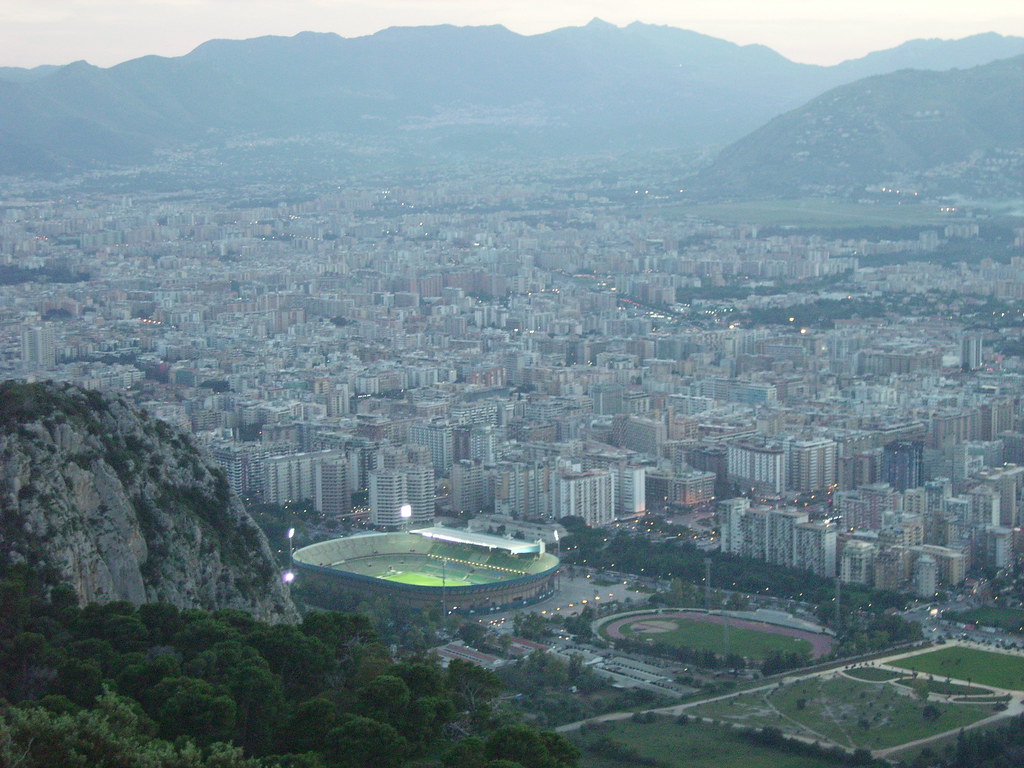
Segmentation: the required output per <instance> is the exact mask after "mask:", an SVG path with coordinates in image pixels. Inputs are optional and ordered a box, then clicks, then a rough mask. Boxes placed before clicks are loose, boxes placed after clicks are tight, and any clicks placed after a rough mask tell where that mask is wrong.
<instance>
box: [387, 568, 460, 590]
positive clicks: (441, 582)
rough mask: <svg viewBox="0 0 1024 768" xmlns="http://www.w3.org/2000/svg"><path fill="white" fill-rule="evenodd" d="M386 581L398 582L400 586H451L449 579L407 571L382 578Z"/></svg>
mask: <svg viewBox="0 0 1024 768" xmlns="http://www.w3.org/2000/svg"><path fill="white" fill-rule="evenodd" d="M381 578H382V579H384V580H385V581H397V582H398V583H399V584H416V585H417V586H420V587H443V586H445V585H446V584H448V585H451V582H450V581H449V580H448V579H441V578H440V577H439V576H431V575H429V574H426V573H416V572H414V571H406V572H404V573H392V574H387V575H385V576H381Z"/></svg>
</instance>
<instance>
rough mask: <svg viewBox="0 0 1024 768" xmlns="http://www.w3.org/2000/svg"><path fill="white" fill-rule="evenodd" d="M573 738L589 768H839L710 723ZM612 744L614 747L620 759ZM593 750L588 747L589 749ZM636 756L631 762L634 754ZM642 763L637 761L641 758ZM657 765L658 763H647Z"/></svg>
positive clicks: (606, 728)
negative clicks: (754, 741) (763, 744)
mask: <svg viewBox="0 0 1024 768" xmlns="http://www.w3.org/2000/svg"><path fill="white" fill-rule="evenodd" d="M572 739H573V741H575V742H576V743H577V745H579V746H580V748H581V749H583V752H584V757H583V761H582V763H583V765H585V766H587V768H635V767H636V766H638V765H657V766H659V768H838V766H839V765H840V763H839V762H838V761H829V760H826V759H821V758H816V757H815V758H812V757H803V756H800V755H792V754H787V753H786V752H782V751H779V750H774V749H767V748H765V747H760V746H753V745H751V744H750V743H749V742H748V741H746V740H745V739H743V737H742V736H740V735H739V734H738V733H736V732H735V731H734V730H732V729H730V728H726V727H723V726H720V725H711V724H708V723H695V722H691V723H689V724H687V725H680V724H678V723H676V722H675V720H673V719H668V718H657V719H656V720H655V721H654V722H653V723H634V722H632V721H617V722H613V723H605V724H603V725H600V726H597V727H596V728H592V729H587V730H586V731H582V732H581V731H577V732H574V733H573V734H572ZM609 745H616V746H617V749H616V748H615V747H613V749H615V751H616V752H617V753H618V755H617V756H613V755H612V754H611V752H612V750H610V749H609V748H608V746H609ZM588 747H589V748H588ZM631 752H632V753H633V755H635V756H634V757H632V758H631V757H629V756H628V755H629V754H630V753H631ZM638 757H639V758H640V759H637V758H638ZM644 761H656V762H644Z"/></svg>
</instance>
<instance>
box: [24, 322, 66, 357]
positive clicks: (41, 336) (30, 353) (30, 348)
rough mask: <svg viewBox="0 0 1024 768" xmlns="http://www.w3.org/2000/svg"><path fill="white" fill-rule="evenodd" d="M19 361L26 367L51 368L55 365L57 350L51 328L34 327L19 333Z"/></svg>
mask: <svg viewBox="0 0 1024 768" xmlns="http://www.w3.org/2000/svg"><path fill="white" fill-rule="evenodd" d="M21 360H22V362H23V363H24V364H25V365H26V366H32V367H36V368H53V366H55V365H56V364H57V348H56V342H55V340H54V334H53V328H52V327H51V326H49V325H34V326H32V327H31V328H26V329H25V330H23V331H22V332H21Z"/></svg>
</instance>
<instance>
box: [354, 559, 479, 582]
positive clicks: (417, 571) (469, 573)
mask: <svg viewBox="0 0 1024 768" xmlns="http://www.w3.org/2000/svg"><path fill="white" fill-rule="evenodd" d="M374 575H375V576H377V578H380V579H384V580H385V581H394V582H397V583H399V584H415V585H416V586H420V587H444V586H448V587H462V586H466V585H467V584H492V583H494V582H495V581H498V579H496V578H495V576H498V575H499V574H498V573H497V572H491V571H487V570H481V571H477V570H471V569H467V568H462V567H452V566H450V565H449V566H447V567H446V568H444V569H442V568H441V566H440V565H432V564H429V563H423V564H420V565H417V566H416V567H415V568H403V567H402V566H401V565H399V566H397V567H395V566H389V567H388V568H387V569H386V570H384V571H382V572H380V573H376V574H374Z"/></svg>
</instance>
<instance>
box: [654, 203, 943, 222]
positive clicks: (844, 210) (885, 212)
mask: <svg viewBox="0 0 1024 768" xmlns="http://www.w3.org/2000/svg"><path fill="white" fill-rule="evenodd" d="M647 215H648V216H649V217H651V218H665V219H679V218H683V217H686V216H699V217H701V218H706V219H711V220H712V221H720V222H725V223H731V224H756V225H760V226H794V227H826V228H829V229H841V228H849V227H912V226H925V225H935V224H940V223H941V224H948V223H950V222H952V221H955V219H954V218H953V217H951V216H949V215H947V214H942V213H939V210H938V207H937V206H930V205H895V204H883V203H879V204H877V205H868V204H862V203H850V202H841V201H837V200H822V199H807V200H754V201H750V202H737V203H721V204H708V205H686V206H682V205H666V206H664V207H662V208H658V209H653V210H650V211H648V212H647Z"/></svg>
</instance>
